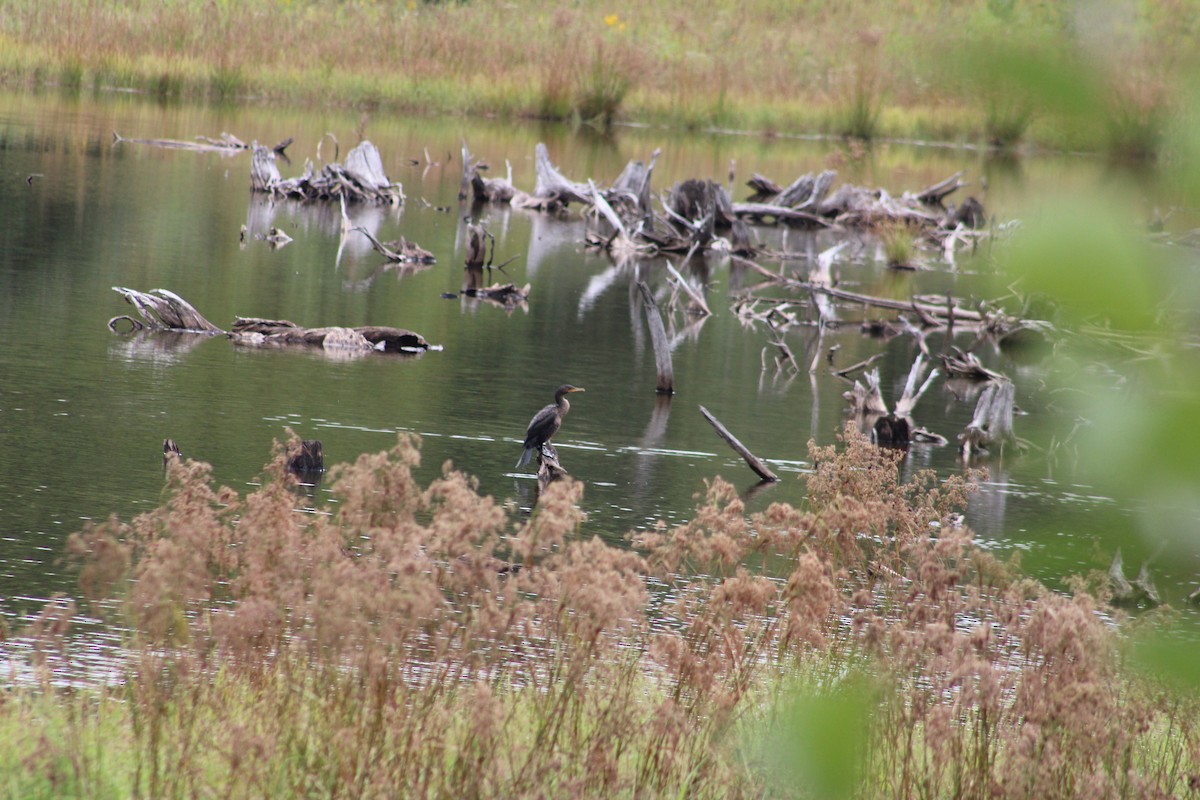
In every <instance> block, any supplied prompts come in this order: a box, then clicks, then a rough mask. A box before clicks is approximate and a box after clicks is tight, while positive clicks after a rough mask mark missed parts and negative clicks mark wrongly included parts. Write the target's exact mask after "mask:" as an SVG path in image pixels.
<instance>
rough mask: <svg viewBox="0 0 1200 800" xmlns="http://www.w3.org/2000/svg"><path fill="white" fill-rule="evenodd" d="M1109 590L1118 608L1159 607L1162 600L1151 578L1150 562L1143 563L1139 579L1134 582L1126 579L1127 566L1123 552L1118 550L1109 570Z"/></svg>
mask: <svg viewBox="0 0 1200 800" xmlns="http://www.w3.org/2000/svg"><path fill="white" fill-rule="evenodd" d="M1108 581H1109V588H1110V589H1111V590H1112V602H1113V604H1114V605H1118V606H1141V605H1148V606H1158V605H1161V604H1162V598H1161V597H1160V596H1159V594H1158V588H1157V587H1155V585H1154V580H1153V579H1152V578H1151V577H1150V562H1149V561H1144V562H1142V568H1141V570H1140V571H1139V572H1138V576H1137V578H1135V579H1134V580H1133V581H1132V582H1130V581H1129V579H1128V578H1126V577H1125V566H1124V563H1123V560H1122V558H1121V550H1120V548H1117V552H1116V555H1114V556H1113V560H1112V564H1111V565H1110V566H1109V568H1108Z"/></svg>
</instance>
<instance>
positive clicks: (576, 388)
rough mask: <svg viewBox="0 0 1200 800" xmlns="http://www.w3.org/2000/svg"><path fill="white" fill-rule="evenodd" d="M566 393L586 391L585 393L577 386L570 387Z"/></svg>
mask: <svg viewBox="0 0 1200 800" xmlns="http://www.w3.org/2000/svg"><path fill="white" fill-rule="evenodd" d="M568 391H571V392H586V391H587V389H582V388H580V387H578V386H572V387H571V388H570V389H568Z"/></svg>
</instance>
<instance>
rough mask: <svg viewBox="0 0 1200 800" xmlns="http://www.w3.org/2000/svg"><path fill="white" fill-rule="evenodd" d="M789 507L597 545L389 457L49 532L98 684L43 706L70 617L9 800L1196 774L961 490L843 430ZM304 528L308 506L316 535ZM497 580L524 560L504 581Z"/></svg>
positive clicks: (817, 793)
mask: <svg viewBox="0 0 1200 800" xmlns="http://www.w3.org/2000/svg"><path fill="white" fill-rule="evenodd" d="M811 457H812V459H813V461H814V464H815V470H814V473H813V474H812V475H811V476H810V477H809V478H808V493H809V502H808V505H807V507H806V508H802V509H801V508H792V507H789V506H785V505H778V504H777V505H773V506H771V507H770V508H769V509H768V510H767V511H766V512H763V513H762V514H758V515H753V516H749V517H748V516H747V515H746V514H745V512H744V510H743V507H742V504H741V501H740V500H739V499H738V498H737V496H736V493H735V492H734V491H733V489H732V487H731V486H729V485H728V484H725V483H723V482H721V481H719V480H718V481H716V482H714V483H713V484H712V485H711V486H710V487H709V491H708V493H707V496H706V498H704V500H703V501H702V502H701V505H700V507H699V508H698V509H697V511H696V515H695V518H694V519H693V520H692V521H691V522H689V523H687V524H685V525H681V526H678V527H674V528H668V527H666V526H661V527H660V528H659V529H657V530H655V531H652V532H650V533H647V534H643V535H641V536H639V537H638V538H637V540H636V541H634V542H632V544H633V547H631V548H627V547H614V546H610V545H606V544H604V543H602V542H600V541H599V540H598V539H589V538H588V537H587V536H586V531H587V528H586V523H585V522H584V521H583V520H582V518H581V515H580V512H579V510H578V507H577V500H578V498H579V493H580V491H581V489H580V487H579V485H577V484H571V483H560V484H556V485H554V486H553V487H551V489H550V490H549V491H548V492H546V493H545V494H544V495H543V496H542V497H541V499H540V501H539V504H538V507H537V509H536V512H535V513H534V514H533V516H532V518H530V519H528V520H525V521H521V520H517V519H514V518H513V517H512V515H511V514H510V512H508V511H506V510H504V509H503V508H501V507H499V506H497V505H496V504H495V503H494V502H493V501H492V500H491V499H490V498H485V497H481V496H479V495H478V494H477V493H476V491H475V489H474V486H473V482H472V481H471V479H470V478H468V477H467V476H464V475H462V474H459V473H455V472H452V471H446V472H445V473H444V475H443V477H441V478H439V479H437V480H435V481H433V482H432V483H431V484H430V485H429V486H424V487H423V486H419V485H418V484H417V483H416V482H415V481H414V479H413V476H412V473H411V467H412V466H413V465H414V464H416V462H417V458H418V451H417V449H416V446H415V444H414V442H413V441H411V440H409V439H407V438H401V439H400V441H399V443H398V444H397V446H396V447H395V448H394V449H393V450H392V451H390V452H388V453H380V454H377V455H365V456H362V457H360V458H359V460H358V461H357V462H356V463H355V464H353V465H346V466H342V467H339V468H338V469H337V471H336V473H335V475H334V476H333V487H332V494H333V496H334V497H335V498H336V503H333V504H331V505H329V506H327V507H322V508H315V509H314V508H310V509H308V513H304V512H303V511H301V512H299V513H298V511H297V509H296V506H297V505H298V504H299V505H301V506H303V505H305V504H307V503H309V502H311V501H310V500H308V499H307V498H306V497H305V495H304V494H303V493H301V492H299V491H298V490H297V489H296V487H295V486H294V484H292V483H291V481H290V479H289V478H288V477H287V476H286V474H285V472H284V470H283V459H282V457H281V458H279V459H277V460H276V462H274V463H273V464H272V465H271V466H269V468H268V469H267V472H266V475H265V479H264V481H263V484H262V486H261V487H260V488H259V489H257V490H255V491H253V492H252V493H250V494H249V495H247V496H245V497H240V496H238V495H237V493H235V492H233V491H231V490H229V489H225V488H218V487H214V486H213V485H212V484H211V483H210V480H209V471H208V468H207V467H206V466H205V465H202V464H197V463H191V462H188V463H184V464H181V465H176V466H175V467H173V468H172V470H171V473H170V477H169V481H168V484H169V485H168V488H167V492H166V495H165V498H164V502H163V504H162V505H161V506H160V507H159V508H158V509H155V510H153V511H151V512H149V513H147V514H144V515H142V516H140V517H138V518H136V519H135V520H133V521H132V522H130V523H122V522H119V521H117V520H110V521H109V522H106V523H103V524H99V525H95V526H92V527H90V528H89V529H87V530H85V531H84V532H82V533H81V534H79V535H78V536H76V537H75V538H74V539H73V542H72V551H73V553H74V555H75V556H76V557H77V558H79V559H80V565H81V573H80V574H81V583H82V586H83V588H84V590H85V592H86V593H87V594H88V595H89V596H90V597H91V598H92V604H91V605H90V610H91V611H92V613H95V614H98V615H102V616H105V617H106V618H108V619H109V622H110V623H111V624H113V625H119V626H122V628H123V629H124V630H125V631H126V632H127V633H126V636H125V645H126V647H127V648H128V655H129V657H128V661H127V662H126V663H125V665H124V667H123V670H124V679H123V681H121V682H119V683H114V684H112V685H110V686H108V687H106V688H91V689H83V690H70V689H63V688H56V687H55V685H54V683H53V681H52V675H53V674H54V668H55V666H56V665H58V664H61V663H62V660H63V659H68V658H70V656H71V652H70V648H71V645H70V640H69V638H68V637H67V636H66V635H65V633H66V631H67V621H68V620H69V618H70V615H71V613H72V610H71V609H70V608H69V607H68V606H62V605H60V606H53V607H51V608H49V609H48V610H47V612H46V614H45V615H44V616H43V619H42V620H40V621H39V623H38V625H36V626H35V629H34V630H33V631H32V633H31V638H30V642H31V651H32V653H33V654H34V656H35V661H36V662H37V663H38V664H40V665H41V673H40V674H41V675H42V677H43V680H42V683H41V685H40V686H26V687H25V688H11V689H10V690H9V691H8V692H7V693H6V694H5V695H4V699H3V705H0V775H3V776H4V778H3V781H5V783H4V788H5V789H6V790H7V792H8V794H9V795H10V796H20V797H25V798H30V797H73V796H78V797H99V798H103V797H137V796H145V797H156V798H158V797H197V796H222V797H282V798H287V797H310V796H321V797H504V798H515V797H530V798H533V797H713V798H717V797H720V798H737V797H762V796H781V797H829V798H834V797H851V796H854V797H865V798H875V797H879V798H886V797H918V796H919V797H926V798H942V797H945V798H949V797H1029V798H1034V797H1037V798H1042V797H1056V798H1071V797H1078V798H1085V797H1086V798H1095V797H1160V796H1172V795H1182V794H1183V793H1185V792H1186V791H1187V789H1186V787H1187V785H1188V781H1189V779H1192V776H1194V775H1196V774H1197V773H1198V772H1200V761H1197V756H1196V751H1195V746H1196V741H1197V735H1198V734H1200V729H1198V727H1197V726H1198V725H1200V715H1197V713H1196V711H1197V709H1196V705H1195V698H1194V696H1189V695H1188V694H1187V693H1186V692H1181V691H1173V690H1172V689H1171V688H1170V687H1169V686H1168V685H1167V684H1165V683H1163V682H1159V681H1156V680H1154V679H1152V678H1150V677H1148V676H1147V675H1145V674H1141V673H1138V672H1134V671H1131V670H1129V669H1127V668H1126V667H1125V666H1124V660H1125V656H1124V654H1125V652H1126V649H1127V647H1126V644H1125V643H1123V641H1122V639H1121V638H1119V637H1118V635H1117V634H1116V633H1115V632H1114V630H1113V629H1112V628H1110V627H1109V626H1108V625H1106V623H1105V622H1104V621H1103V619H1102V617H1101V616H1100V615H1099V614H1098V613H1097V611H1098V609H1099V608H1100V607H1101V606H1100V605H1099V604H1100V603H1101V602H1102V596H1094V595H1091V594H1088V593H1087V592H1085V591H1083V590H1082V587H1081V589H1080V591H1078V592H1077V593H1076V594H1075V596H1074V597H1063V596H1060V595H1056V594H1052V593H1049V592H1046V591H1045V590H1044V589H1042V588H1041V587H1040V586H1038V585H1036V584H1033V583H1031V582H1029V581H1026V580H1022V579H1020V578H1019V577H1017V576H1016V575H1015V573H1014V572H1013V571H1012V570H1010V569H1009V567H1008V566H1007V565H1005V564H1001V563H998V562H996V561H995V560H994V559H993V558H991V557H990V556H988V555H987V554H986V553H985V552H983V551H982V550H980V549H978V548H977V547H976V546H975V545H974V544H973V543H972V542H971V539H970V535H969V533H968V532H966V531H965V530H962V529H959V528H956V527H955V526H954V522H953V521H954V518H955V517H954V511H953V510H954V509H955V508H959V507H961V505H962V504H963V502H964V501H965V498H966V494H967V492H968V491H969V489H970V484H969V483H968V482H966V481H963V480H961V479H953V480H951V481H949V482H946V483H943V484H940V485H939V484H937V483H936V482H935V481H934V480H933V478H932V476H930V475H926V474H922V475H918V476H916V477H915V478H914V479H913V482H911V483H907V484H901V483H899V481H898V477H897V476H898V470H897V460H896V457H895V456H894V454H892V453H890V452H889V451H883V450H879V449H877V448H875V447H873V446H871V445H869V444H868V443H867V442H866V441H865V440H863V439H861V438H857V437H853V436H850V437H849V438H848V440H847V441H846V442H845V446H844V447H842V448H841V449H840V450H838V449H835V448H832V447H831V448H824V449H820V448H814V449H813V451H812V453H811ZM314 512H315V513H314ZM517 565H519V569H515V568H514V567H516V566H517Z"/></svg>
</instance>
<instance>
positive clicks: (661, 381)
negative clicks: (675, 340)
mask: <svg viewBox="0 0 1200 800" xmlns="http://www.w3.org/2000/svg"><path fill="white" fill-rule="evenodd" d="M637 288H638V292H639V293H640V294H641V296H642V305H643V306H644V308H645V309H646V324H647V325H649V326H650V342H651V345H652V346H653V348H654V365H655V372H656V377H657V383H656V384H655V387H654V391H655V392H657V393H658V394H674V393H675V370H674V368H673V367H672V365H671V345H670V343H669V342H668V341H667V331H666V328H664V327H663V321H662V317H661V316H660V315H659V312H658V304H657V303H655V302H654V295H652V294H651V293H650V287H649V286H647V285H646V284H645V282H644V281H638V282H637Z"/></svg>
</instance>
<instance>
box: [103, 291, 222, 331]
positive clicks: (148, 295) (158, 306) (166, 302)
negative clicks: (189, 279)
mask: <svg viewBox="0 0 1200 800" xmlns="http://www.w3.org/2000/svg"><path fill="white" fill-rule="evenodd" d="M112 289H113V291H114V292H117V293H118V294H120V295H122V296H123V297H124V298H125V299H126V300H127V301H128V302H129V304H130V305H132V306H133V307H134V308H136V309H137V311H138V314H140V315H141V317H142V319H143V320H144V322H141V323H139V322H137V321H136V320H133V319H130V318H129V317H113V318H112V319H110V320H109V321H108V327H109V329H110V330H116V328H115V327H114V325H115V323H116V322H117V321H118V320H121V319H125V320H128V321H129V322H130V323H131V324H133V326H134V327H135V328H136V329H141V328H149V329H150V330H154V331H159V330H173V331H187V332H190V333H207V334H217V333H224V331H223V330H221V329H220V328H218V327H217V326H216V325H213V324H212V323H211V322H209V321H208V320H206V319H205V318H204V316H203V315H202V314H201V313H200V312H199V311H197V310H196V309H195V308H193V307H192V305H191V303H189V302H187V301H186V300H184V299H183V298H182V297H180V296H179V295H177V294H175V293H174V292H169V291H167V290H166V289H151V290H150V291H149V292H139V291H137V290H136V289H125V288H122V287H120V286H114V287H112Z"/></svg>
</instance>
